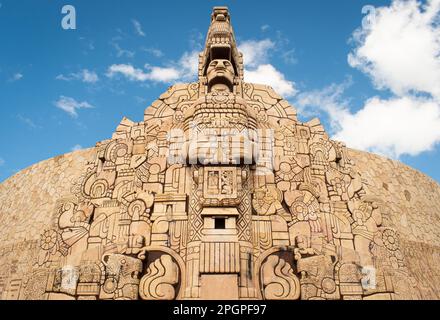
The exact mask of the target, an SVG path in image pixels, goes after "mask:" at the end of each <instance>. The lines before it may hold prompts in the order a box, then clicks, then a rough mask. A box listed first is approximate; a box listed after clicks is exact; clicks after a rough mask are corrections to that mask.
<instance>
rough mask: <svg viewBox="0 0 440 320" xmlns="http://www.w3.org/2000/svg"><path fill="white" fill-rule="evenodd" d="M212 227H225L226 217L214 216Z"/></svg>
mask: <svg viewBox="0 0 440 320" xmlns="http://www.w3.org/2000/svg"><path fill="white" fill-rule="evenodd" d="M214 228H215V229H220V230H222V229H226V218H215V219H214Z"/></svg>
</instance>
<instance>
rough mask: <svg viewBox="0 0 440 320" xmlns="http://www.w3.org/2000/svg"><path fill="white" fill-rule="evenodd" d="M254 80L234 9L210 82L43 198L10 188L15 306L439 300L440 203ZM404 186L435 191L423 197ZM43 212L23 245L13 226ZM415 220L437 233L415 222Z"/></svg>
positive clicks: (79, 161)
mask: <svg viewBox="0 0 440 320" xmlns="http://www.w3.org/2000/svg"><path fill="white" fill-rule="evenodd" d="M243 72H244V68H243V56H242V54H241V53H240V52H239V51H238V49H237V45H236V41H235V37H234V32H233V29H232V26H231V18H230V15H229V12H228V9H227V8H225V7H215V8H214V10H213V13H212V15H211V24H210V27H209V30H208V35H207V38H206V45H205V48H204V50H203V52H201V53H200V55H199V67H198V81H197V82H195V83H190V84H177V85H174V86H172V87H170V88H169V89H168V91H167V92H165V93H164V94H162V95H161V96H160V98H159V99H158V100H157V101H155V102H153V103H152V105H151V106H149V107H148V108H147V109H146V110H145V114H144V121H141V122H133V121H130V120H128V119H126V118H124V119H123V120H122V122H121V124H120V125H119V126H118V127H117V129H116V132H115V133H114V134H113V136H112V138H111V139H110V140H106V141H102V142H99V143H97V145H96V147H95V148H93V149H91V150H87V151H84V152H82V153H81V154H79V153H78V154H76V153H75V154H73V155H72V156H66V158H65V160H63V159H64V158H63V157H61V158H59V159H58V158H55V159H54V160H48V161H49V162H47V163H46V164H44V165H43V164H42V165H41V166H42V167H41V168H42V169H41V170H40V169H39V168H40V167H35V168H32V172H31V176H36V175H38V177H40V175H41V181H43V180H44V181H50V183H49V182H47V183H45V184H44V185H43V186H37V187H38V188H37V189H38V190H37V189H31V190H30V191H29V190H28V189H27V188H30V187H28V186H27V184H26V181H27V180H26V178H25V177H21V176H20V175H19V176H17V178H14V179H15V180H11V182H8V181H7V182H5V184H4V186H1V188H0V196H1V199H2V205H1V207H0V209H1V210H2V214H3V216H0V218H1V219H3V222H2V225H3V226H4V230H2V232H1V234H2V235H4V238H2V239H4V240H2V247H1V248H0V253H1V254H0V257H1V258H0V280H1V281H0V294H1V295H2V298H4V299H10V298H17V299H145V300H167V299H170V300H171V299H285V300H296V299H402V298H403V299H417V298H439V293H440V289H439V285H440V283H439V280H438V279H437V278H435V277H434V276H432V275H435V274H437V273H436V272H438V263H437V264H436V263H435V262H436V261H437V262H438V261H439V259H440V258H439V257H440V255H439V254H440V250H439V249H438V248H440V246H439V245H440V239H439V236H438V230H440V226H439V225H438V219H437V220H436V219H435V218H433V217H438V216H440V212H439V211H438V208H439V206H437V207H436V203H437V204H438V201H439V200H438V199H440V187H439V186H438V185H437V184H435V183H432V182H429V181H428V179H427V178H426V177H424V176H421V175H420V176H419V175H418V174H415V173H413V171H410V169H408V168H406V167H405V168H404V167H403V166H402V165H400V164H397V163H395V164H393V163H392V162H390V161H389V160H385V159H382V158H380V157H376V156H373V155H368V154H364V153H360V152H357V151H353V150H349V149H347V148H346V147H345V146H344V145H343V144H342V143H340V142H336V141H332V140H330V139H329V137H328V135H327V134H326V132H325V130H324V128H323V126H322V125H321V124H320V123H319V121H318V120H317V119H314V120H312V121H310V122H308V123H301V122H299V121H298V120H297V117H296V111H295V109H294V108H293V107H292V106H290V105H289V103H288V102H287V101H286V100H284V99H283V98H282V97H280V96H279V95H278V94H276V93H275V92H274V91H273V89H272V88H271V87H269V86H264V85H258V84H251V83H246V82H244V80H243ZM353 158H355V159H357V160H359V163H360V164H356V162H355V161H353ZM69 159H70V160H69ZM72 159H74V160H72ZM365 159H367V160H365ZM66 163H67V164H66ZM390 163H391V164H390ZM46 166H47V168H49V169H45V168H46ZM63 166H65V167H63ZM402 168H403V169H402ZM52 169H53V170H52ZM39 170H40V171H41V172H44V173H41V172H40V171H39ZM51 170H52V171H51ZM399 170H400V171H401V172H402V174H401V175H402V176H405V177H409V178H408V179H414V180H413V181H418V183H419V182H420V183H419V186H418V187H414V188H413V189H411V192H412V194H411V192H410V191H409V190H407V189H405V192H403V189H401V188H403V187H401V186H402V185H403V186H404V184H402V182H401V181H398V179H397V180H396V179H395V178H394V177H393V176H392V174H393V172H397V171H399ZM400 171H399V172H400ZM61 172H62V173H61ZM53 177H59V178H58V182H54V181H55V180H56V179H55V180H54V178H53ZM387 177H390V178H389V180H390V181H391V182H387V183H385V181H388V180H387V179H388V178H387ZM412 177H416V178H412ZM19 179H20V180H19ZM47 184H48V185H47ZM17 185H18V186H21V187H20V188H21V189H19V190H18V191H17V190H15V189H14V188H16V186H17ZM25 185H26V186H25ZM390 186H391V187H390ZM428 186H429V187H428ZM382 188H383V189H382ZM385 189H386V191H385ZM53 190H55V191H53ZM420 190H421V191H420ZM12 192H13V193H14V194H17V193H18V194H20V193H23V194H32V198H31V199H30V203H31V204H32V208H30V207H27V205H26V204H23V203H21V202H20V203H17V202H16V201H15V200H11V199H12V196H11V194H12ZM403 195H404V197H405V198H403ZM411 195H412V196H411ZM436 197H437V198H436ZM14 199H15V198H14ZM402 199H406V201H407V202H408V203H406V202H405V200H402ZM432 199H437V200H432ZM435 201H437V202H435ZM419 203H422V204H429V205H432V207H433V208H434V209H433V210H430V209H426V210H425V209H420V208H421V207H422V206H418V207H417V208H415V209H414V208H413V207H411V206H413V205H414V204H419ZM34 208H37V209H38V215H37V216H36V218H35V219H34V221H33V222H32V223H30V222H29V221H30V220H29V218H27V219H22V218H21V216H17V217H16V218H14V219H13V220H14V221H16V223H17V224H18V225H19V227H17V226H15V227H14V228H15V230H22V233H20V232H21V231H20V232H16V233H14V234H12V233H11V232H9V230H8V229H7V226H10V225H11V224H10V223H9V222H8V221H9V220H6V219H5V218H4V217H5V216H7V215H8V214H9V216H14V214H16V212H28V211H29V212H30V211H31V210H34ZM410 208H413V209H414V210H412V209H410ZM435 208H437V209H435ZM411 212H414V214H412V213H411ZM17 214H18V213H17ZM415 214H417V219H419V220H417V221H418V222H417V224H419V225H425V226H426V227H427V228H429V226H431V228H433V230H432V231H433V232H429V233H428V232H426V233H424V232H420V233H418V232H414V233H411V232H412V231H408V229H406V227H405V226H404V225H403V224H402V223H400V222H399V221H402V220H401V217H403V216H404V215H405V217H407V218H406V219H409V220H411V219H413V217H414V215H415ZM399 219H400V220H399ZM398 231H402V232H403V233H404V234H405V237H404V239H401V238H400V237H399V234H398ZM436 232H437V233H436ZM425 234H426V237H428V234H429V238H426V237H425ZM436 234H437V235H436ZM420 235H421V237H422V238H420V237H419V236H420ZM419 261H425V262H424V263H423V264H424V265H423V267H422V266H421V265H420V262H419ZM422 270H424V271H422ZM426 270H427V271H426ZM426 275H428V276H426ZM432 279H434V280H432ZM435 279H437V280H435Z"/></svg>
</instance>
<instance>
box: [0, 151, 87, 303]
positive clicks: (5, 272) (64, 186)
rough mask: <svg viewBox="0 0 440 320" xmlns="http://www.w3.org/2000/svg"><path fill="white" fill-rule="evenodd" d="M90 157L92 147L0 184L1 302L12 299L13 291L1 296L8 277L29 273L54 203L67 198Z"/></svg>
mask: <svg viewBox="0 0 440 320" xmlns="http://www.w3.org/2000/svg"><path fill="white" fill-rule="evenodd" d="M94 154H95V150H94V148H90V149H86V150H80V151H76V152H73V153H69V154H65V155H61V156H58V157H55V158H52V159H49V160H46V161H42V162H40V163H37V164H35V165H32V166H31V167H29V168H27V169H24V170H22V171H20V172H18V173H17V174H15V175H14V176H12V177H10V178H9V179H7V180H6V181H4V182H2V183H1V184H0V297H1V298H2V299H6V298H15V297H14V295H13V292H12V293H10V295H9V296H6V295H4V294H3V293H4V291H5V289H6V288H5V286H6V284H7V282H5V280H6V279H9V281H8V282H10V280H11V276H14V277H19V278H22V276H23V275H24V274H26V273H31V271H32V264H33V263H35V262H36V257H37V254H38V250H39V241H40V236H41V234H42V233H43V232H44V231H45V230H46V229H49V228H51V226H52V225H53V223H54V221H53V220H54V219H56V215H57V213H56V212H55V208H56V203H57V201H59V199H62V198H64V197H69V196H70V194H71V188H72V185H73V182H74V181H76V180H78V178H79V177H80V176H81V175H82V174H83V173H84V167H85V166H86V163H87V162H88V161H91V160H92V159H93V157H94ZM16 283H18V282H16ZM10 286H11V285H9V287H10ZM19 287H20V286H18V288H19ZM9 291H10V290H9ZM18 291H19V290H18ZM17 298H18V297H17Z"/></svg>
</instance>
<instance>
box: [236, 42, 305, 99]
mask: <svg viewBox="0 0 440 320" xmlns="http://www.w3.org/2000/svg"><path fill="white" fill-rule="evenodd" d="M275 47H276V44H275V42H273V41H272V40H270V39H264V40H260V41H255V40H246V41H243V42H242V43H240V45H239V46H238V49H239V51H241V52H242V53H243V61H244V66H245V70H244V80H245V81H246V82H253V83H259V84H265V85H269V86H271V87H272V88H274V90H275V91H276V92H277V93H278V94H280V95H282V96H284V97H286V98H289V97H292V96H294V95H295V94H296V92H297V91H296V89H295V83H294V82H293V81H289V80H287V79H286V77H285V76H284V74H283V73H281V72H280V71H278V70H277V69H276V68H275V67H274V66H273V65H272V64H269V63H268V61H269V57H270V53H271V51H273V50H275Z"/></svg>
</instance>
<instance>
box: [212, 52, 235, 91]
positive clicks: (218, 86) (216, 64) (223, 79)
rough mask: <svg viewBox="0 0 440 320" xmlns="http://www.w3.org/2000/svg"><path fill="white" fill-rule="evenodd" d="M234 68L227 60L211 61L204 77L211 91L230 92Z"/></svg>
mask: <svg viewBox="0 0 440 320" xmlns="http://www.w3.org/2000/svg"><path fill="white" fill-rule="evenodd" d="M234 76H235V72H234V67H233V66H232V63H231V62H230V61H229V60H225V59H216V60H212V61H211V62H210V63H209V65H208V68H207V71H206V77H207V79H208V86H209V88H210V90H211V91H232V86H233V83H234Z"/></svg>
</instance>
